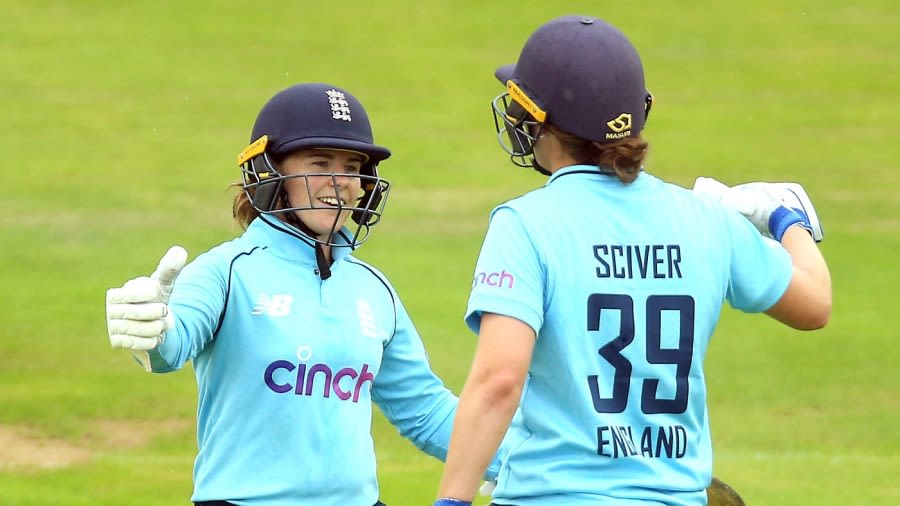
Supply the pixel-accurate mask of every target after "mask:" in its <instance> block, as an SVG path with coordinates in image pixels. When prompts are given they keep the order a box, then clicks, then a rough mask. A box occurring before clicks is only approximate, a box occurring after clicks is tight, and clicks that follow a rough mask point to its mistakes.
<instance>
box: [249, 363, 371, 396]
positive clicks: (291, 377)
mask: <svg viewBox="0 0 900 506" xmlns="http://www.w3.org/2000/svg"><path fill="white" fill-rule="evenodd" d="M295 371H296V372H295ZM263 378H264V379H265V382H266V386H267V387H269V389H270V390H272V391H273V392H275V393H278V394H286V393H288V392H291V391H293V392H294V395H305V396H311V395H318V394H321V395H322V397H325V398H328V397H331V394H332V393H334V395H335V396H337V398H338V399H340V400H342V401H346V400H350V401H351V402H358V401H359V392H360V390H362V388H363V385H365V384H366V382H368V383H369V386H371V385H372V382H373V381H374V380H375V375H374V374H372V373H371V372H369V364H363V365H362V369H360V370H359V371H357V370H356V369H353V368H352V367H344V368H342V369H339V370H338V371H333V370H332V369H331V367H329V366H328V365H327V364H312V365H307V364H304V363H300V364H294V363H293V362H288V361H287V360H276V361H274V362H272V363H271V364H269V366H268V367H266V372H265V373H264V375H263ZM317 384H318V385H317Z"/></svg>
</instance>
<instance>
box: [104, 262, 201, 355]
mask: <svg viewBox="0 0 900 506" xmlns="http://www.w3.org/2000/svg"><path fill="white" fill-rule="evenodd" d="M186 262H187V251H185V249H184V248H182V247H181V246H172V247H171V248H169V251H167V252H166V254H165V255H164V256H163V257H162V259H161V260H160V261H159V265H157V267H156V270H155V271H154V272H153V274H151V275H150V277H147V276H141V277H139V278H134V279H132V280H130V281H128V282H126V283H125V284H124V285H122V286H121V287H120V288H110V289H109V290H107V292H106V327H107V331H108V333H109V344H110V345H111V346H112V347H113V348H124V349H127V350H131V351H132V353H134V355H135V357H136V358H137V359H138V360H139V361H140V362H141V364H142V365H143V366H144V368H145V369H147V370H148V371H149V370H150V358H149V355H148V353H147V352H148V351H149V350H153V349H156V347H158V346H159V345H160V344H162V342H163V341H164V340H165V336H166V332H167V331H168V330H169V329H170V328H172V327H173V326H174V324H175V318H174V316H173V315H172V313H171V312H169V306H168V302H169V295H171V293H172V285H174V283H175V278H176V277H178V273H179V272H180V271H181V269H182V268H183V267H184V265H185V263H186Z"/></svg>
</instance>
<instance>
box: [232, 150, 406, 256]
mask: <svg viewBox="0 0 900 506" xmlns="http://www.w3.org/2000/svg"><path fill="white" fill-rule="evenodd" d="M265 148H266V137H265V136H263V137H262V138H260V139H258V140H257V141H255V142H254V143H252V144H251V145H250V146H249V147H248V148H247V149H245V150H244V152H242V153H241V155H240V157H239V159H238V162H239V164H240V167H241V181H242V187H243V189H244V192H245V193H246V195H247V198H248V199H249V201H250V204H251V205H252V206H253V208H254V209H255V210H256V211H257V212H259V213H260V214H267V215H272V216H279V217H281V219H282V220H283V221H286V222H288V223H291V224H293V225H297V224H298V223H297V221H295V219H296V220H299V224H300V225H301V226H300V227H298V228H300V229H301V231H303V232H304V233H305V234H306V235H307V236H309V238H310V239H311V240H313V241H315V242H317V243H320V244H323V245H327V246H346V245H348V244H349V245H350V246H351V247H352V248H356V247H357V246H359V245H360V244H362V243H363V242H365V241H366V239H368V237H369V234H370V232H371V227H373V226H375V225H376V224H377V223H378V222H379V221H380V220H381V216H382V214H383V213H384V207H385V204H386V203H387V196H388V193H389V192H390V186H391V184H390V182H389V181H387V180H386V179H382V178H380V177H378V175H377V170H376V166H375V164H374V163H367V164H365V165H364V166H363V168H362V172H361V173H360V174H335V173H331V172H323V173H309V174H297V175H283V174H281V173H280V172H278V169H277V168H276V167H275V164H274V163H273V162H272V159H271V158H270V157H269V154H268V153H267V152H266V151H265ZM322 149H329V148H328V147H326V146H323V147H322ZM323 177H324V178H331V179H332V187H333V188H335V199H336V201H337V202H338V204H337V205H336V206H317V205H316V204H315V202H316V200H315V199H314V198H313V195H312V193H311V191H310V184H309V181H310V178H313V179H318V178H323ZM296 178H303V179H305V182H306V188H307V192H309V194H308V199H307V201H308V202H309V205H306V206H296V205H293V204H292V203H291V202H290V199H289V197H288V194H287V190H286V188H285V183H286V181H288V180H289V179H296ZM338 178H341V179H346V178H356V179H358V180H359V184H360V188H361V189H362V195H361V196H360V198H359V199H358V200H356V201H355V202H342V201H341V199H340V195H339V194H338V190H337V188H338V186H339V185H338V184H337V179H338ZM310 211H325V212H332V213H334V222H333V223H332V226H331V232H330V233H329V234H328V236H327V237H325V238H324V239H322V238H318V237H315V236H314V235H313V234H311V233H309V230H308V227H306V226H305V225H303V221H302V219H300V218H299V216H298V215H297V214H296V213H298V212H299V213H302V212H310ZM347 212H349V213H350V216H349V217H350V219H351V220H352V222H353V223H355V224H356V227H355V228H354V227H352V226H351V227H349V228H348V229H349V230H350V236H349V237H348V236H347V234H346V233H344V232H343V231H342V230H341V228H342V226H343V225H346V224H347V223H346V222H344V221H345V219H342V218H341V217H342V216H346V214H345V213H347ZM342 222H343V223H342Z"/></svg>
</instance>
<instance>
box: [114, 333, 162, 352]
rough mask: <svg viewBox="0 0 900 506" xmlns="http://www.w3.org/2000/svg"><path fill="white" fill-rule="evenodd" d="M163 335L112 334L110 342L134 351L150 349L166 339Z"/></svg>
mask: <svg viewBox="0 0 900 506" xmlns="http://www.w3.org/2000/svg"><path fill="white" fill-rule="evenodd" d="M164 340H165V339H164V337H163V336H162V335H158V336H154V337H138V336H132V335H129V334H110V335H109V344H110V346H112V347H113V348H122V349H125V350H132V351H150V350H154V349H156V347H157V346H159V345H160V344H162V342H163V341H164Z"/></svg>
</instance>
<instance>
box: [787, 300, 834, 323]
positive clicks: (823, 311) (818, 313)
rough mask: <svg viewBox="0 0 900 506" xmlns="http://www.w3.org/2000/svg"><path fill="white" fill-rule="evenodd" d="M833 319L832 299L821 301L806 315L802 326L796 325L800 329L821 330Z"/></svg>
mask: <svg viewBox="0 0 900 506" xmlns="http://www.w3.org/2000/svg"><path fill="white" fill-rule="evenodd" d="M830 319H831V299H830V298H829V299H828V300H827V301H821V302H819V303H818V304H817V305H816V306H815V307H812V308H810V310H809V311H808V313H807V314H806V315H805V318H804V319H803V322H802V324H801V326H799V327H795V328H796V329H798V330H819V329H821V328H824V327H825V326H826V325H828V321H829V320H830Z"/></svg>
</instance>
